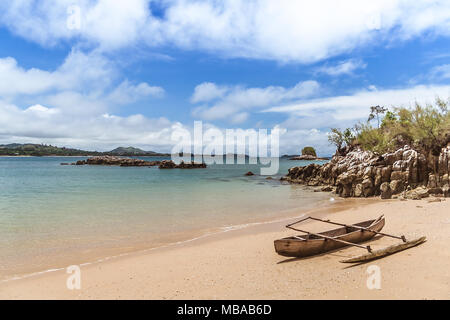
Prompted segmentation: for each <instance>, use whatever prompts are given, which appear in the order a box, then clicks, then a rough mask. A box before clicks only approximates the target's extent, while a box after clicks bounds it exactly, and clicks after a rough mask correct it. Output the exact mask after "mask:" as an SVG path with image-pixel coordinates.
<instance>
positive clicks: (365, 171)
mask: <svg viewBox="0 0 450 320" xmlns="http://www.w3.org/2000/svg"><path fill="white" fill-rule="evenodd" d="M449 176H450V144H449V145H447V146H446V147H444V148H442V149H441V151H440V153H439V155H429V154H424V153H421V152H419V151H417V150H414V149H412V148H411V147H409V146H407V145H406V146H404V147H403V148H400V149H398V150H397V151H395V152H392V153H386V154H383V155H381V156H380V155H376V154H374V153H372V152H370V151H363V150H361V149H354V150H351V151H348V152H347V153H346V154H344V155H343V154H341V153H339V152H337V153H336V154H335V155H334V156H333V158H332V159H331V161H330V162H328V163H326V164H323V165H319V164H310V165H308V166H303V167H293V168H291V169H289V173H288V174H287V175H286V176H285V177H283V178H282V179H281V180H282V181H286V182H289V183H299V184H304V185H307V186H330V187H335V188H336V193H337V194H338V195H340V196H341V197H371V196H381V198H383V199H390V198H392V197H393V196H394V195H400V194H403V196H402V197H403V198H407V199H422V198H424V197H427V196H428V195H429V194H442V195H443V196H445V197H450V187H449V185H450V179H449Z"/></svg>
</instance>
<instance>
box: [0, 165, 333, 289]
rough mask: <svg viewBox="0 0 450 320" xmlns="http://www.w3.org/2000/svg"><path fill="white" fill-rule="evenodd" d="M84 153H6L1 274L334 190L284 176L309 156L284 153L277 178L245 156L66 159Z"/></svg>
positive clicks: (160, 240)
mask: <svg viewBox="0 0 450 320" xmlns="http://www.w3.org/2000/svg"><path fill="white" fill-rule="evenodd" d="M79 159H85V158H59V157H43V158H37V157H30V158H1V157H0V280H1V279H9V278H12V277H14V276H21V275H24V274H29V273H34V272H39V271H44V270H48V269H53V268H61V267H65V266H68V265H70V264H80V263H83V262H89V261H95V259H100V258H104V257H108V256H113V255H117V254H122V253H126V252H132V251H136V250H140V249H146V248H153V247H158V246H163V245H167V244H170V243H174V242H179V241H184V240H188V239H192V238H194V237H198V236H201V235H204V234H207V233H210V232H218V231H221V230H227V228H229V227H230V226H237V225H242V224H247V223H253V222H258V221H268V220H272V219H277V218H280V217H284V216H288V215H289V210H292V209H295V208H304V209H305V210H306V209H309V208H312V207H313V206H316V205H317V204H318V203H320V202H321V201H324V200H327V199H329V194H326V193H321V192H317V193H315V192H312V191H311V190H306V189H305V187H303V186H295V185H285V184H282V183H280V181H279V180H278V179H279V177H281V176H282V175H284V174H286V173H287V170H288V168H290V167H293V166H297V165H305V164H308V163H310V162H309V161H289V160H287V159H281V160H280V171H279V174H278V175H277V176H274V177H273V178H274V179H273V180H267V179H266V177H263V176H259V175H255V176H250V177H246V176H244V174H245V173H246V172H247V171H253V172H254V173H259V166H258V165H248V164H247V165H212V166H209V167H208V168H207V169H196V170H180V169H173V170H159V169H158V168H157V167H154V168H147V167H131V168H122V167H106V166H61V165H60V163H61V162H74V161H76V160H79ZM152 160H157V159H156V158H155V159H153V158H152ZM318 163H320V161H318Z"/></svg>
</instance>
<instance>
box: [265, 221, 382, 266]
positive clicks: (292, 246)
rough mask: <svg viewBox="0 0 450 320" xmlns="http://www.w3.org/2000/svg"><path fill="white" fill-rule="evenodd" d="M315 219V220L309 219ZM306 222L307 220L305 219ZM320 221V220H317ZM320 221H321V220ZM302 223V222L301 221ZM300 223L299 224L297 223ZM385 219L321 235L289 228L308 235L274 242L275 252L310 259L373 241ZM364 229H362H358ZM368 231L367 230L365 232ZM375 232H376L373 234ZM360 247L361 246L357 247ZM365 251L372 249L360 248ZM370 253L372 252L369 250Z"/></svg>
mask: <svg viewBox="0 0 450 320" xmlns="http://www.w3.org/2000/svg"><path fill="white" fill-rule="evenodd" d="M309 219H313V218H309ZM303 220H306V219H303ZM303 220H301V221H303ZM317 220H319V219H317ZM319 221H320V220H319ZM299 222H300V221H299ZM296 223H298V222H296ZM384 224H385V219H384V217H383V216H381V217H379V218H378V219H375V220H368V221H364V222H360V223H357V224H355V225H350V226H344V227H341V228H337V229H334V230H330V231H325V232H321V233H317V234H315V233H310V232H307V231H303V230H298V229H295V228H292V227H291V226H292V225H293V224H291V225H288V226H287V227H288V228H291V229H293V230H297V231H302V232H304V233H307V235H305V236H303V235H302V236H293V237H288V238H283V239H279V240H275V241H274V245H275V251H276V252H277V253H278V254H279V255H282V256H285V257H308V256H312V255H316V254H320V253H324V252H328V251H331V250H335V249H339V248H342V247H345V246H348V245H352V244H357V243H360V242H364V241H367V240H370V239H372V238H373V237H374V236H375V235H376V234H377V233H379V232H380V231H381V229H383V227H384ZM357 227H362V229H360V228H357ZM364 229H366V230H364ZM371 231H375V232H371ZM357 246H359V245H357ZM359 247H362V248H365V249H369V248H370V247H364V246H359ZM369 251H370V250H369Z"/></svg>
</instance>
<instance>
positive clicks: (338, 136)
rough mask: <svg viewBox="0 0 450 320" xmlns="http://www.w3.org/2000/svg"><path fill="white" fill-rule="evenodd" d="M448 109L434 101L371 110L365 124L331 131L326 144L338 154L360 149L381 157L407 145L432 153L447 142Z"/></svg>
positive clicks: (439, 101)
mask: <svg viewBox="0 0 450 320" xmlns="http://www.w3.org/2000/svg"><path fill="white" fill-rule="evenodd" d="M449 105H450V102H445V101H443V100H441V99H439V98H437V99H436V103H435V104H434V105H426V106H421V105H419V104H417V103H416V105H415V106H414V107H412V108H405V107H398V108H394V109H393V110H392V111H390V110H388V109H387V108H384V107H380V106H375V107H371V112H370V116H369V118H368V120H367V122H366V123H358V124H356V125H355V126H354V127H353V128H347V129H345V130H343V131H342V130H340V129H337V128H332V129H331V132H330V133H329V135H328V140H329V141H330V143H332V144H334V145H335V146H336V147H337V149H338V151H339V152H342V151H343V150H344V149H349V148H352V147H355V146H360V147H361V148H362V149H363V150H369V151H373V152H375V153H378V154H382V153H385V152H388V151H394V150H395V149H397V148H398V147H402V146H404V145H405V144H409V145H411V146H412V147H415V148H417V149H420V150H423V151H425V152H433V153H436V152H438V150H440V148H441V147H443V146H445V145H446V144H447V143H448V142H450V112H449V110H448V107H449ZM382 115H384V116H382ZM374 119H377V127H373V126H372V125H371V121H372V120H374Z"/></svg>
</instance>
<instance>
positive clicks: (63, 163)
mask: <svg viewBox="0 0 450 320" xmlns="http://www.w3.org/2000/svg"><path fill="white" fill-rule="evenodd" d="M61 165H62V166H69V165H70V163H67V162H61Z"/></svg>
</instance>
